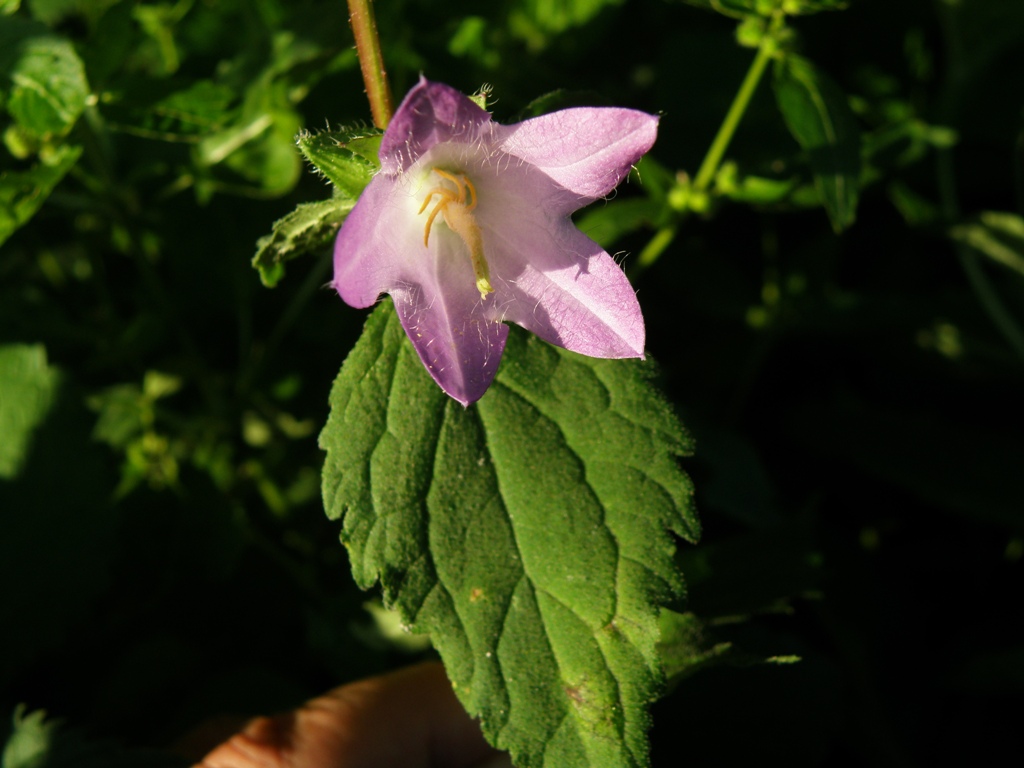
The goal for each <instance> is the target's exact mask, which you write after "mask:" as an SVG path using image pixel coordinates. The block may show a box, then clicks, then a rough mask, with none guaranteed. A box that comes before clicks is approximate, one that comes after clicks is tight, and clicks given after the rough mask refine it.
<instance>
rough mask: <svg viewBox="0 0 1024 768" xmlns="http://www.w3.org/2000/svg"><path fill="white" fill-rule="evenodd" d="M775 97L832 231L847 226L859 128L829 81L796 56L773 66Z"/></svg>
mask: <svg viewBox="0 0 1024 768" xmlns="http://www.w3.org/2000/svg"><path fill="white" fill-rule="evenodd" d="M774 85H775V98H776V102H777V103H778V106H779V110H780V111H781V112H782V116H783V118H784V119H785V121H786V125H787V127H788V128H789V131H790V133H791V134H792V135H793V138H795V139H796V141H797V143H798V144H799V145H800V146H801V148H803V150H804V151H805V152H806V153H807V157H808V161H809V162H810V165H811V170H812V171H813V173H814V183H815V186H816V187H817V188H818V192H819V193H820V194H821V199H822V203H823V204H824V206H825V210H826V211H827V212H828V217H829V220H830V221H831V222H832V228H833V229H834V230H835V231H836V232H841V231H842V230H844V229H846V228H847V227H848V226H850V225H851V224H852V223H853V221H854V219H855V217H856V211H857V198H858V194H859V184H860V129H859V128H858V127H857V120H856V118H855V117H854V115H853V112H852V111H851V109H850V105H849V104H848V103H847V101H846V96H845V94H844V93H843V92H842V90H840V88H839V86H837V85H836V84H835V83H834V82H832V80H831V78H829V77H828V76H827V75H825V73H823V72H821V71H820V70H819V69H818V68H817V67H815V66H814V64H812V63H811V62H810V61H808V60H807V59H805V58H803V57H801V56H797V55H795V54H790V55H787V56H786V57H785V58H783V59H780V60H778V61H777V62H776V66H775V79H774Z"/></svg>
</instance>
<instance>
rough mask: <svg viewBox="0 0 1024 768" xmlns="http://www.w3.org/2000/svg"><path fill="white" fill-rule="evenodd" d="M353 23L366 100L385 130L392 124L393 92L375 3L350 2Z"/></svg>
mask: <svg viewBox="0 0 1024 768" xmlns="http://www.w3.org/2000/svg"><path fill="white" fill-rule="evenodd" d="M348 12H349V22H350V23H351V24H352V34H353V35H355V38H356V54H357V55H358V56H359V67H360V69H362V71H363V82H364V83H365V84H366V98H367V99H369V100H370V114H372V115H373V124H374V125H376V126H377V127H378V128H380V129H381V130H384V129H385V128H387V127H388V123H389V122H391V112H392V106H391V89H390V88H388V78H387V73H386V72H385V71H384V57H383V56H382V55H381V51H380V38H379V37H378V36H377V22H376V21H375V20H374V17H373V0H348Z"/></svg>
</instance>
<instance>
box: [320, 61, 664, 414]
mask: <svg viewBox="0 0 1024 768" xmlns="http://www.w3.org/2000/svg"><path fill="white" fill-rule="evenodd" d="M657 128H658V118H657V117H655V116H653V115H648V114H646V113H644V112H638V111H635V110H631V109H617V108H608V107H593V108H575V109H564V110H561V111H559V112H553V113H550V114H547V115H542V116H541V117H536V118H532V119H530V120H525V121H523V122H521V123H516V124H514V125H499V124H498V123H495V122H492V121H491V117H490V115H489V114H488V113H487V112H485V111H484V110H483V109H481V108H480V107H478V106H477V105H476V104H475V103H474V102H473V101H471V100H470V99H469V98H468V97H466V96H464V95H463V94H461V93H459V92H458V91H456V90H454V89H453V88H450V87H449V86H447V85H443V84H441V83H432V82H429V81H427V80H425V79H420V82H419V83H418V84H417V85H416V86H415V87H414V88H413V89H412V90H411V91H410V92H409V93H408V95H407V96H406V97H405V99H404V100H403V101H402V103H401V105H400V106H399V107H398V110H397V111H396V112H395V115H394V118H393V119H392V121H391V124H390V125H389V126H388V129H387V131H386V132H385V133H384V136H383V139H382V141H381V146H380V161H381V169H380V172H379V173H378V174H377V175H376V176H375V177H374V178H373V180H372V181H371V182H370V183H369V185H368V186H367V187H366V189H365V190H364V191H363V194H362V195H361V196H360V198H359V201H358V202H357V203H356V206H355V208H354V209H353V210H352V212H351V213H350V214H349V216H348V219H347V220H346V221H345V223H344V224H343V225H342V227H341V230H340V231H339V232H338V239H337V241H336V243H335V247H334V282H333V285H334V287H335V288H336V289H337V291H338V293H340V294H341V297H342V298H343V299H344V300H345V301H346V302H347V303H348V304H350V305H352V306H353V307H360V308H361V307H368V306H370V305H372V304H374V303H375V302H376V301H377V300H378V298H379V297H380V295H381V294H382V293H388V294H391V298H392V299H393V300H394V303H395V308H396V310H397V311H398V317H399V319H400V321H401V323H402V327H403V328H404V329H405V332H406V333H407V334H408V335H409V339H410V340H411V341H412V343H413V347H415V349H416V352H417V354H419V357H420V359H421V360H422V361H423V364H424V365H425V366H426V367H427V370H428V371H429V372H430V375H431V376H433V377H434V380H435V381H436V382H437V383H438V384H439V385H440V386H441V388H442V389H443V390H444V391H445V392H447V393H448V394H449V395H451V396H452V397H453V398H455V399H456V400H458V401H459V402H460V403H462V404H463V405H469V404H470V403H472V402H475V401H476V400H479V399H480V397H482V396H483V394H484V392H486V391H487V387H488V386H490V384H491V381H492V380H493V379H494V374H495V372H496V371H497V369H498V363H499V362H500V360H501V353H502V350H503V349H504V348H505V339H506V338H507V336H508V327H507V326H506V325H504V323H505V322H506V321H508V322H513V323H517V324H519V325H521V326H522V327H523V328H526V329H527V330H529V331H532V332H533V333H535V334H537V335H538V336H540V337H541V338H542V339H544V340H546V341H548V342H550V343H552V344H557V345H558V346H561V347H565V348H566V349H570V350H573V351H574V352H580V353H582V354H584V355H589V356H591V357H609V358H618V357H643V353H644V321H643V317H642V315H641V313H640V305H639V303H638V302H637V300H636V294H635V293H634V292H633V288H632V286H631V285H630V283H629V281H628V280H627V279H626V276H625V274H624V273H623V271H622V270H621V269H620V268H619V266H618V264H616V263H615V261H614V260H613V259H612V257H611V256H609V255H608V254H607V253H606V252H605V251H604V250H603V249H602V248H601V247H600V246H599V245H598V244H597V243H595V242H594V241H593V240H591V239H590V238H588V237H587V236H586V235H584V234H583V233H582V232H580V231H579V230H578V229H577V228H576V226H575V225H574V224H573V223H572V220H571V219H570V218H569V216H570V214H571V213H572V212H573V211H575V210H577V209H578V208H582V207H583V206H585V205H587V204H588V203H590V202H592V201H594V200H595V199H597V198H599V197H603V196H604V195H607V194H608V193H609V192H611V190H612V189H614V188H615V187H616V185H618V184H619V182H620V181H622V180H623V179H624V178H625V177H626V175H627V174H628V173H629V170H630V167H631V166H632V165H633V164H634V163H635V162H636V161H637V160H639V159H640V157H641V156H642V155H643V154H644V153H645V152H647V151H648V150H649V149H650V148H651V145H652V144H654V140H655V137H656V134H657Z"/></svg>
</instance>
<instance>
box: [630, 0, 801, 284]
mask: <svg viewBox="0 0 1024 768" xmlns="http://www.w3.org/2000/svg"><path fill="white" fill-rule="evenodd" d="M785 21H786V17H785V15H784V14H783V13H781V12H780V13H776V14H775V16H773V17H772V20H771V22H770V23H769V26H768V29H767V30H765V33H764V37H763V38H762V39H761V44H760V45H759V46H758V49H757V55H756V56H755V57H754V61H753V62H752V63H751V65H750V69H749V70H747V75H746V77H744V78H743V82H742V83H740V89H739V90H738V91H737V92H736V97H735V98H734V99H733V100H732V104H731V105H729V111H728V112H726V113H725V119H724V120H723V121H722V125H721V126H720V127H719V128H718V133H716V134H715V138H714V140H713V141H712V142H711V146H710V147H709V148H708V153H707V154H706V155H705V156H704V160H703V162H702V163H701V164H700V168H698V169H697V176H696V177H695V178H694V180H693V185H692V186H691V187H690V194H691V195H693V196H698V195H699V196H703V194H704V193H705V192H707V189H708V187H709V186H710V185H711V180H712V179H714V178H715V173H717V172H718V166H719V165H720V164H721V162H722V157H723V156H724V155H725V151H726V150H727V149H728V148H729V142H730V141H732V137H733V134H734V133H736V129H737V128H738V127H739V124H740V121H741V120H742V119H743V115H744V113H745V112H746V111H747V107H748V106H749V105H750V100H751V99H752V98H753V96H754V92H755V91H756V90H757V86H758V83H760V82H761V77H762V76H763V75H764V71H765V69H766V68H767V66H768V62H769V61H771V60H772V57H774V55H775V52H776V50H778V46H777V40H778V36H779V32H780V31H781V30H782V26H783V24H784V23H785ZM690 211H691V208H690V207H686V208H685V209H684V210H683V211H682V212H681V213H680V214H679V215H678V216H677V217H676V220H675V221H673V222H672V223H671V224H669V225H668V226H665V227H662V228H661V229H660V230H658V232H657V233H656V234H655V235H654V237H653V238H651V241H650V242H649V243H648V244H647V247H646V248H644V249H643V251H642V252H641V253H640V257H639V258H638V259H637V264H636V267H635V268H634V270H635V271H634V276H635V275H636V274H637V273H639V272H642V271H643V270H645V269H647V268H648V267H649V266H651V265H652V264H653V263H654V262H655V261H657V260H658V257H659V256H661V254H662V253H663V252H664V251H665V249H666V248H668V247H669V246H670V245H671V244H672V241H673V240H675V237H676V233H677V232H678V231H679V222H680V221H682V220H683V219H684V218H685V217H686V216H687V215H688V214H689V213H690Z"/></svg>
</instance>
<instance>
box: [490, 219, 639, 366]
mask: <svg viewBox="0 0 1024 768" xmlns="http://www.w3.org/2000/svg"><path fill="white" fill-rule="evenodd" d="M481 218H483V217H481ZM481 224H482V225H483V226H486V228H485V229H484V250H485V252H486V253H487V254H488V259H489V260H490V263H491V274H492V279H493V281H494V282H495V290H496V293H497V295H496V297H495V304H494V309H493V312H494V313H495V316H496V318H497V319H500V320H503V321H510V322H513V323H517V324H518V325H521V326H522V327H523V328H526V329H527V330H528V331H530V332H532V333H535V334H537V335H538V336H540V337H541V338H542V339H544V340H545V341H549V342H551V343H552V344H557V345H558V346H560V347H565V348H566V349H569V350H572V351H573V352H579V353H581V354H584V355H589V356H590V357H643V356H644V338H645V332H644V321H643V315H642V314H641V312H640V304H639V302H638V301H637V299H636V293H635V292H634V291H633V286H632V285H630V283H629V280H628V279H627V278H626V275H625V273H624V272H623V271H622V269H620V268H619V265H618V264H616V263H615V260H614V259H613V258H612V257H611V256H609V255H608V254H607V253H606V252H605V251H604V250H603V249H602V248H601V246H599V245H598V244H597V243H595V242H594V241H593V240H591V239H590V238H589V237H587V236H586V235H584V234H583V233H582V232H580V231H579V230H578V229H576V227H575V226H574V225H573V224H572V222H570V221H569V220H568V219H562V220H560V221H556V222H551V221H543V220H542V219H540V218H537V217H533V218H531V217H528V216H520V217H518V218H517V219H516V222H515V227H514V228H510V227H509V226H508V225H505V226H501V224H500V223H499V224H498V226H487V225H486V223H485V222H484V221H482V222H481Z"/></svg>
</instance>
